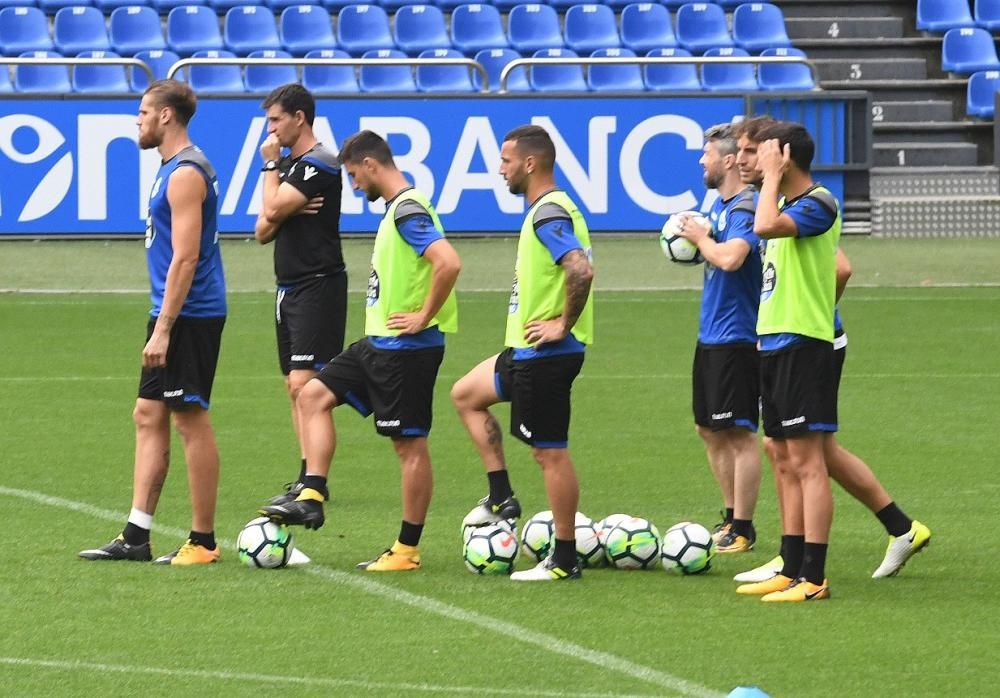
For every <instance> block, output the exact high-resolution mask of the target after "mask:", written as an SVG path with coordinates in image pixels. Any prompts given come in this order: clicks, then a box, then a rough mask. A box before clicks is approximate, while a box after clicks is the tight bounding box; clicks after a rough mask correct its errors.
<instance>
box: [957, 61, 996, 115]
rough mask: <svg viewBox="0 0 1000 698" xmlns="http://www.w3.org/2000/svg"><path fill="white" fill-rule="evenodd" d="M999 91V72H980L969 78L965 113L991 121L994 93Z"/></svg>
mask: <svg viewBox="0 0 1000 698" xmlns="http://www.w3.org/2000/svg"><path fill="white" fill-rule="evenodd" d="M998 91H1000V70H980V71H979V72H976V73H973V74H972V75H971V76H970V77H969V87H968V96H967V98H966V103H965V113H966V114H968V115H969V116H978V117H980V118H982V119H992V118H993V116H994V112H995V110H996V93H997V92H998Z"/></svg>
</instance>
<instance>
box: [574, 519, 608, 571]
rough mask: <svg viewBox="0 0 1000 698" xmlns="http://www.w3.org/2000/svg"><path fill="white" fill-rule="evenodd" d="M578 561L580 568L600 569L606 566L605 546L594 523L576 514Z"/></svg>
mask: <svg viewBox="0 0 1000 698" xmlns="http://www.w3.org/2000/svg"><path fill="white" fill-rule="evenodd" d="M575 535H576V561H577V563H578V564H579V565H580V567H600V566H601V565H603V564H604V544H603V543H601V537H600V535H598V533H597V528H596V527H595V526H594V522H593V521H592V520H591V519H590V518H589V517H588V516H586V515H585V514H581V513H580V512H576V534H575Z"/></svg>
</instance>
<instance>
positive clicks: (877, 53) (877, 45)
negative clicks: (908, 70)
mask: <svg viewBox="0 0 1000 698" xmlns="http://www.w3.org/2000/svg"><path fill="white" fill-rule="evenodd" d="M793 43H794V44H795V46H796V47H797V48H800V49H802V50H803V51H805V52H806V54H807V55H808V56H809V57H810V58H843V59H844V60H847V59H849V58H853V59H865V60H883V59H885V58H886V57H892V58H923V59H924V60H926V61H927V65H928V70H931V71H938V72H940V71H939V69H940V66H941V37H939V36H931V37H921V38H905V39H795V40H794V42H793ZM943 76H944V74H943V73H941V77H943Z"/></svg>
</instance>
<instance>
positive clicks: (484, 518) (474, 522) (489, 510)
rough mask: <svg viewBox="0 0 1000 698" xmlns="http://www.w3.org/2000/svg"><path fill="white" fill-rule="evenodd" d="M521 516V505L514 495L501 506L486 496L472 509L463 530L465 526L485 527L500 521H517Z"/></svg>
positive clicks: (466, 516)
mask: <svg viewBox="0 0 1000 698" xmlns="http://www.w3.org/2000/svg"><path fill="white" fill-rule="evenodd" d="M520 516H521V503H520V502H519V501H517V498H516V497H515V496H514V495H511V496H509V497H507V499H505V500H503V501H502V502H500V503H499V504H494V503H493V502H491V501H490V497H489V495H486V496H485V497H483V498H482V499H480V500H479V503H478V504H476V506H474V507H473V508H472V511H470V512H469V513H468V514H466V515H465V518H464V519H463V520H462V526H463V528H464V527H465V526H485V525H486V524H491V523H497V522H498V521H506V520H508V519H517V518H520Z"/></svg>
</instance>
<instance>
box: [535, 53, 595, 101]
mask: <svg viewBox="0 0 1000 698" xmlns="http://www.w3.org/2000/svg"><path fill="white" fill-rule="evenodd" d="M576 57H577V54H576V51H571V50H570V49H568V48H543V49H539V50H538V51H535V54H534V56H533V58H576ZM528 82H529V83H530V85H531V89H532V90H534V91H535V92H586V91H587V83H586V82H585V81H584V79H583V67H582V66H579V65H534V66H532V67H531V72H530V75H529V76H528Z"/></svg>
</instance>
